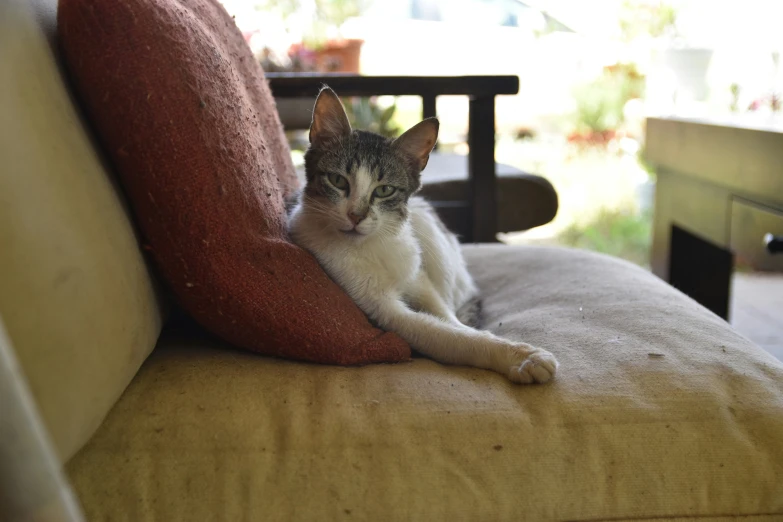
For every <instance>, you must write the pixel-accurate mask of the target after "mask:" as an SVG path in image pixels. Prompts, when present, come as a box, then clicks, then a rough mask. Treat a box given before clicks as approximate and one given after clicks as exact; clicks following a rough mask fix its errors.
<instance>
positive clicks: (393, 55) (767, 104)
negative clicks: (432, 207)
mask: <svg viewBox="0 0 783 522" xmlns="http://www.w3.org/2000/svg"><path fill="white" fill-rule="evenodd" d="M223 4H224V5H225V7H226V8H227V10H228V11H229V12H230V13H231V14H232V15H234V16H235V20H236V23H237V25H238V26H239V28H240V29H241V30H242V32H243V33H244V35H245V38H246V40H247V41H248V43H249V44H250V46H251V48H252V50H253V52H254V53H255V54H256V56H257V57H258V59H259V61H261V62H262V64H263V66H264V69H265V70H266V71H268V72H272V71H321V72H324V71H341V72H358V73H361V74H368V75H462V74H514V75H518V76H519V78H520V91H519V94H518V95H515V96H500V97H498V98H497V110H496V114H497V116H496V117H497V149H496V158H497V161H498V162H499V163H504V164H508V165H511V166H514V167H516V168H519V169H521V170H523V171H526V172H531V173H535V174H539V175H542V176H544V177H546V178H547V179H549V180H550V181H551V182H552V184H553V185H554V186H555V188H556V189H557V192H558V194H559V197H560V209H559V212H558V215H557V217H556V218H555V219H554V221H552V222H551V223H549V224H547V225H545V226H542V227H538V228H536V229H533V230H530V231H526V232H519V233H509V234H504V235H503V236H502V238H501V239H502V240H503V241H505V242H508V243H558V244H566V245H571V246H577V247H582V248H589V249H593V250H597V251H601V252H605V253H609V254H613V255H617V256H620V257H623V258H625V259H628V260H630V261H632V262H635V263H637V264H640V265H642V266H648V265H649V248H650V238H651V220H652V201H653V195H654V187H655V175H654V173H653V172H651V171H650V169H649V168H648V167H647V166H646V164H645V161H644V150H643V143H644V120H645V118H646V117H647V116H651V115H672V114H676V115H683V116H695V117H710V118H730V117H733V116H736V115H738V114H741V115H742V116H743V118H748V119H750V120H758V121H762V122H766V121H769V120H770V119H773V120H774V119H776V118H778V116H777V115H778V113H779V112H780V111H781V94H782V93H783V69H782V68H781V64H780V51H781V50H783V31H781V29H780V24H781V21H783V2H781V1H779V0H745V1H743V2H737V1H714V0H671V1H669V0H635V1H634V0H592V1H589V2H586V1H584V0H529V1H527V0H526V1H525V2H521V1H517V0H223ZM338 94H339V93H338ZM437 103H438V104H437V114H438V116H439V118H440V120H441V135H440V143H441V148H442V150H444V151H448V152H453V153H457V154H466V153H467V144H466V143H465V140H466V130H467V99H465V98H464V97H462V98H460V97H439V98H438V102H437ZM347 105H348V109H349V113H350V114H349V115H350V117H351V119H353V120H354V123H355V124H356V126H358V127H359V128H366V129H371V130H375V131H376V132H381V133H384V134H388V135H394V134H396V133H397V132H399V131H401V130H404V129H405V128H407V127H408V126H410V125H412V124H414V123H415V122H416V121H418V120H419V118H420V115H421V100H420V98H417V97H410V98H408V97H398V98H391V97H376V98H372V99H365V100H348V101H347ZM292 145H293V146H294V149H298V150H294V152H293V154H294V159H295V161H296V162H301V153H302V151H301V143H298V142H297V141H296V139H295V137H294V136H292ZM425 175H426V171H425Z"/></svg>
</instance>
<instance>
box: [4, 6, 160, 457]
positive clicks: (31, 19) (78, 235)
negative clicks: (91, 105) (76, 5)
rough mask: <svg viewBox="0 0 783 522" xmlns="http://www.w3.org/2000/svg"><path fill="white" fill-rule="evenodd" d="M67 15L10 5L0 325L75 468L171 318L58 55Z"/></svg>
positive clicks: (60, 447) (64, 454)
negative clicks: (58, 27)
mask: <svg viewBox="0 0 783 522" xmlns="http://www.w3.org/2000/svg"><path fill="white" fill-rule="evenodd" d="M56 10H57V1H56V0H34V1H29V0H10V1H6V2H0V115H2V118H0V158H1V159H0V161H1V162H2V165H1V166H0V319H1V320H2V322H4V323H5V327H6V329H7V331H8V335H9V337H10V339H11V342H12V344H13V346H14V350H15V352H16V355H17V357H18V359H19V361H20V363H21V366H22V368H23V370H24V374H25V377H26V379H27V382H28V384H29V386H30V389H31V390H32V393H33V395H34V398H35V402H36V405H37V406H38V410H39V412H40V413H41V415H42V417H43V419H44V421H45V423H46V426H47V428H48V432H49V436H50V437H51V439H52V441H53V443H54V445H55V447H56V449H57V452H58V454H59V456H60V457H61V458H62V459H63V460H67V459H69V458H70V457H71V456H73V454H74V453H75V452H76V450H78V449H79V448H80V447H81V446H82V444H84V443H85V442H87V439H89V438H90V436H91V435H92V434H93V432H94V431H95V429H96V428H97V427H98V426H99V425H100V423H101V422H102V421H103V418H104V416H105V415H106V413H107V412H108V411H109V409H111V407H112V406H113V405H114V403H115V402H116V401H117V399H118V398H119V396H120V394H121V393H122V392H123V390H124V389H125V387H126V386H127V385H128V383H129V382H130V381H131V379H132V378H133V376H134V375H135V374H136V371H137V370H138V369H139V367H140V366H141V363H142V362H143V361H144V359H145V358H146V357H147V355H148V354H149V353H150V352H151V351H152V349H153V348H154V346H155V343H156V341H157V339H158V336H159V335H160V330H161V322H162V321H161V305H160V302H159V300H158V299H157V296H156V293H155V290H154V284H153V280H152V278H151V277H150V272H149V270H148V268H147V265H146V264H145V262H144V258H143V256H142V253H141V251H140V250H139V248H138V243H137V239H136V235H135V231H134V229H133V226H132V222H131V219H130V215H129V213H128V211H127V209H126V207H125V205H124V201H123V199H122V196H121V193H120V191H119V190H118V188H117V187H116V186H115V180H114V179H113V178H112V177H111V175H110V174H109V172H108V171H107V170H106V168H105V166H104V164H103V162H102V161H101V157H100V156H99V154H98V153H97V151H96V148H95V146H94V143H93V141H92V140H91V139H90V135H89V132H88V128H87V126H86V125H85V124H84V123H83V122H82V121H81V119H80V118H79V115H78V112H77V111H76V109H75V108H74V105H73V100H72V99H71V96H70V94H69V92H68V89H67V86H66V82H65V79H64V77H63V75H62V73H61V71H60V68H59V67H58V64H57V61H56V55H55V54H54V52H53V49H52V46H50V37H51V36H53V34H52V33H53V31H54V27H55V13H56ZM3 411H4V405H0V418H3V417H4V414H3V413H2V412H3ZM6 449H7V448H6Z"/></svg>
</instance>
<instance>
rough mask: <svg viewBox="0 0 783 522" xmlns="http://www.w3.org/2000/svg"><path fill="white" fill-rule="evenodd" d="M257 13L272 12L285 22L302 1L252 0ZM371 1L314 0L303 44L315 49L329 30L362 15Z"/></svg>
mask: <svg viewBox="0 0 783 522" xmlns="http://www.w3.org/2000/svg"><path fill="white" fill-rule="evenodd" d="M253 2H254V7H255V9H256V10H259V11H273V12H276V13H277V14H279V16H280V17H281V18H282V19H283V20H284V21H287V20H288V18H289V17H290V16H292V15H293V14H295V13H297V12H298V11H299V10H301V9H302V4H303V3H304V1H303V0H253ZM371 3H372V0H315V15H314V17H313V20H312V21H311V24H310V28H309V31H308V32H309V34H308V35H307V37H306V38H305V39H306V40H307V41H306V42H305V43H306V44H307V46H308V48H310V49H317V48H318V47H320V46H321V44H322V43H323V42H324V41H325V40H326V37H327V33H328V32H329V29H330V28H337V29H338V30H339V29H340V26H342V25H343V24H344V23H345V21H346V20H348V19H349V18H353V17H355V16H359V15H361V14H362V13H364V12H365V11H366V10H367V9H368V8H369V7H370V5H371Z"/></svg>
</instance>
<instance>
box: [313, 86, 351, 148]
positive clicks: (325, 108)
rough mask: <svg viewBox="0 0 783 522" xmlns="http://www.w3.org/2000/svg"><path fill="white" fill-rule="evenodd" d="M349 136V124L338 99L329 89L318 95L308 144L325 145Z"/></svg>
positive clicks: (322, 90) (325, 88)
mask: <svg viewBox="0 0 783 522" xmlns="http://www.w3.org/2000/svg"><path fill="white" fill-rule="evenodd" d="M350 135H351V124H350V123H349V122H348V116H346V115H345V109H344V108H343V104H342V102H341V101H340V98H338V97H337V95H336V94H335V93H334V91H333V90H332V89H330V88H329V87H324V88H323V89H321V92H320V93H318V98H316V100H315V108H314V109H313V121H312V123H311V124H310V143H312V144H314V145H315V144H317V143H327V142H330V141H334V140H338V141H339V140H341V139H343V138H347V137H348V136H350Z"/></svg>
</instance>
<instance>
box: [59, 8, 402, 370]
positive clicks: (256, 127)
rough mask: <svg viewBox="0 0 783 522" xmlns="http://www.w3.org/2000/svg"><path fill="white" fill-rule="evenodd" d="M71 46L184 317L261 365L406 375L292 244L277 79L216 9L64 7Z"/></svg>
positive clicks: (74, 67) (382, 336) (88, 101)
mask: <svg viewBox="0 0 783 522" xmlns="http://www.w3.org/2000/svg"><path fill="white" fill-rule="evenodd" d="M58 25H59V39H60V45H61V48H62V51H63V55H64V58H65V62H66V63H67V67H68V70H69V72H70V75H71V76H72V80H73V82H74V84H75V87H76V90H77V91H78V94H79V95H80V98H81V100H82V102H83V103H84V106H85V108H86V112H87V115H88V117H89V118H90V119H91V120H92V122H93V124H94V126H95V128H96V129H97V131H98V134H99V136H100V139H101V141H102V143H103V144H104V145H105V148H106V150H107V152H108V154H109V156H110V158H111V160H112V161H113V164H114V167H115V168H116V170H117V171H118V172H119V175H120V177H121V180H122V184H123V186H124V188H125V191H126V193H127V195H128V197H129V198H130V201H131V206H132V207H133V210H134V213H135V216H136V220H137V223H138V225H139V227H140V229H141V232H142V234H143V236H144V238H145V240H146V242H147V243H148V245H149V250H150V251H151V255H152V257H153V259H154V260H155V262H156V263H157V265H158V267H159V269H160V272H161V273H162V275H163V277H164V278H165V279H166V281H167V282H168V284H169V286H170V287H171V289H172V290H173V292H174V294H175V295H176V296H177V298H178V299H179V301H180V303H181V305H182V306H183V307H184V308H185V310H186V311H188V312H189V313H190V314H191V315H192V316H193V317H194V318H195V319H196V320H197V321H198V322H200V323H201V324H202V325H203V326H204V327H206V328H207V329H208V330H211V331H212V332H214V333H215V334H217V335H219V336H220V337H222V338H224V339H226V340H228V341H230V342H232V343H234V344H236V345H238V346H241V347H244V348H247V349H250V350H254V351H257V352H260V353H264V354H269V355H275V356H281V357H289V358H295V359H301V360H306V361H313V362H322V363H333V364H362V363H370V362H382V361H400V360H405V359H408V358H409V357H410V348H409V347H408V345H407V344H406V343H405V342H404V341H402V339H400V338H399V337H398V336H396V335H394V334H391V333H384V332H381V331H380V330H377V329H375V328H373V327H372V326H371V325H370V323H369V322H368V320H367V318H366V317H365V316H364V314H363V313H362V312H361V311H360V310H359V308H358V307H356V305H355V304H354V303H353V301H351V299H350V298H349V297H348V296H347V295H346V294H345V293H344V292H343V291H342V290H341V289H340V288H339V287H338V286H337V285H336V284H335V283H333V282H332V281H331V280H330V279H329V278H328V276H327V275H326V273H325V272H324V271H323V270H322V269H321V267H320V266H319V265H318V263H317V261H316V260H315V259H314V258H313V257H312V256H311V255H310V254H308V253H307V252H305V251H304V250H302V249H300V248H299V247H297V246H295V245H293V244H292V243H291V242H290V241H289V239H288V236H287V233H286V227H285V213H284V206H283V198H284V196H285V195H287V194H288V193H290V192H291V191H292V190H294V189H295V188H296V186H297V179H296V175H295V173H294V169H293V167H292V165H291V160H290V156H289V153H288V147H287V144H286V142H285V136H284V134H283V132H282V126H281V124H280V121H279V119H278V116H277V112H276V110H275V105H274V101H273V99H272V95H271V93H270V92H269V88H268V86H267V84H266V81H265V80H264V75H263V71H262V70H261V68H260V66H259V64H258V63H257V62H256V60H255V59H254V58H253V56H252V55H251V53H250V50H249V48H248V47H247V45H246V44H245V42H244V40H243V38H242V36H241V34H240V32H239V30H238V29H237V28H236V26H235V25H234V22H233V20H232V19H231V17H230V16H228V14H227V13H226V11H225V10H224V9H223V7H222V6H221V5H220V4H219V3H218V2H217V1H216V0H122V1H121V2H120V1H117V0H60V4H59V12H58Z"/></svg>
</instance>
